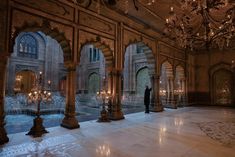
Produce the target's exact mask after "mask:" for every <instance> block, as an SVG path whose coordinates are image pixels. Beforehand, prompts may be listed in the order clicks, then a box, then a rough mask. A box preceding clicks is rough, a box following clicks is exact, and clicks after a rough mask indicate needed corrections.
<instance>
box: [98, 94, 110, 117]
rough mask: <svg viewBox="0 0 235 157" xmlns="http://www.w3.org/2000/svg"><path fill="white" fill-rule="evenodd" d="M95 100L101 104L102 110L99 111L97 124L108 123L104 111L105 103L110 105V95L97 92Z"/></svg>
mask: <svg viewBox="0 0 235 157" xmlns="http://www.w3.org/2000/svg"><path fill="white" fill-rule="evenodd" d="M96 98H97V100H100V102H101V103H102V110H101V111H100V117H99V119H98V121H97V122H110V119H109V113H108V111H107V110H106V108H105V106H106V103H110V99H111V94H110V93H108V92H106V91H105V90H104V91H101V92H97V97H96Z"/></svg>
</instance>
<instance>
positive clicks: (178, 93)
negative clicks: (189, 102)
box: [174, 65, 185, 106]
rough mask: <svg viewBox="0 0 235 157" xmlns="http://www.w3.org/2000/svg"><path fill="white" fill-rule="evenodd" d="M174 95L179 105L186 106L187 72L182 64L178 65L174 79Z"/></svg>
mask: <svg viewBox="0 0 235 157" xmlns="http://www.w3.org/2000/svg"><path fill="white" fill-rule="evenodd" d="M174 96H175V99H176V104H177V106H184V103H185V74H184V68H183V67H182V66H181V65H178V66H176V71H175V80H174Z"/></svg>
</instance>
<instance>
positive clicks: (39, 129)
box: [26, 72, 52, 137]
mask: <svg viewBox="0 0 235 157" xmlns="http://www.w3.org/2000/svg"><path fill="white" fill-rule="evenodd" d="M50 85H51V81H48V89H46V88H44V87H43V84H42V72H39V79H38V80H37V81H36V85H35V87H34V88H33V89H32V92H30V93H29V94H28V97H27V101H28V103H33V104H36V105H37V112H36V118H35V119H34V120H33V127H32V128H31V129H30V131H29V132H28V133H27V134H26V135H31V136H33V137H41V136H42V135H43V134H44V133H48V131H47V130H46V129H45V127H44V126H43V119H42V118H41V117H40V115H41V113H40V106H41V102H50V101H51V100H52V99H51V92H50Z"/></svg>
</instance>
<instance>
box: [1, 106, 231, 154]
mask: <svg viewBox="0 0 235 157" xmlns="http://www.w3.org/2000/svg"><path fill="white" fill-rule="evenodd" d="M234 119H235V109H234V108H221V107H184V108H179V109H177V110H174V109H165V111H164V112H160V113H152V112H151V113H150V114H145V113H143V112H140V113H134V114H129V115H126V116H125V119H124V120H120V121H112V122H111V123H97V122H96V121H87V122H82V123H80V126H81V128H79V129H74V130H67V129H65V128H61V127H53V128H48V129H47V130H48V131H49V133H47V134H45V135H44V136H42V137H40V138H32V137H30V136H26V135H25V132H23V133H17V134H10V135H9V138H10V142H9V143H7V144H5V145H3V146H0V156H1V157H2V156H3V157H235V153H234V150H235V143H234ZM221 137H222V138H221ZM225 139H226V140H225ZM224 141H225V143H224ZM226 142H228V143H229V144H227V143H226Z"/></svg>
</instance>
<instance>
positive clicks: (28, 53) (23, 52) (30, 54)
mask: <svg viewBox="0 0 235 157" xmlns="http://www.w3.org/2000/svg"><path fill="white" fill-rule="evenodd" d="M17 48H18V49H17V50H18V56H20V57H27V58H35V59H37V57H38V45H37V40H36V39H35V37H33V36H32V35H30V34H25V35H23V36H21V37H20V39H19V40H18V47H17Z"/></svg>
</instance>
